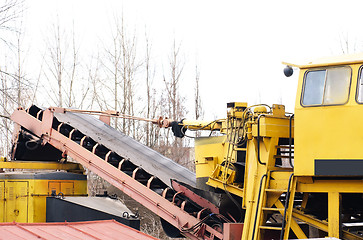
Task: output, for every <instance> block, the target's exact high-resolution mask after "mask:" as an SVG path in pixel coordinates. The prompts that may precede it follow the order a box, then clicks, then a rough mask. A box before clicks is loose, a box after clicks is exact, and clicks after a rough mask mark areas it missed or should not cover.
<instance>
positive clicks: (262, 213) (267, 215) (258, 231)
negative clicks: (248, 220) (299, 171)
mask: <svg viewBox="0 0 363 240" xmlns="http://www.w3.org/2000/svg"><path fill="white" fill-rule="evenodd" d="M287 174H290V177H289V179H288V181H287V182H288V184H287V186H285V187H284V188H281V189H277V188H274V187H273V186H272V184H271V181H273V179H272V177H271V175H273V176H274V177H277V176H280V177H283V176H287ZM295 192H296V178H294V176H293V173H291V171H283V170H281V171H278V170H277V171H276V170H275V171H268V172H267V174H265V175H263V176H262V178H261V184H260V189H259V196H258V198H257V199H258V203H257V207H256V218H255V222H254V230H253V231H254V234H253V239H263V235H264V233H265V232H267V231H268V232H269V236H274V237H279V239H288V236H289V229H290V225H291V221H292V209H293V205H294V198H295ZM283 193H285V204H283V203H282V202H281V201H280V196H281V195H282V194H283ZM275 213H280V214H281V217H282V219H281V223H280V224H273V223H271V222H270V221H269V219H271V217H272V214H275ZM274 232H275V233H274Z"/></svg>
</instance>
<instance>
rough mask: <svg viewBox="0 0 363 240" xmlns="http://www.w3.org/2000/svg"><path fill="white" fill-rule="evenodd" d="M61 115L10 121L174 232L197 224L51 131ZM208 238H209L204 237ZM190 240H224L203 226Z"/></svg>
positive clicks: (19, 114)
mask: <svg viewBox="0 0 363 240" xmlns="http://www.w3.org/2000/svg"><path fill="white" fill-rule="evenodd" d="M54 112H64V109H62V108H49V109H46V110H45V111H44V112H43V118H42V121H39V120H38V119H36V118H34V117H33V116H31V115H30V114H28V113H27V112H26V111H25V110H23V109H17V110H15V111H14V113H13V114H12V115H11V119H12V120H13V121H14V122H16V123H18V124H19V125H21V126H22V127H24V128H26V129H28V130H29V131H31V132H32V133H33V134H35V135H37V136H39V137H41V138H42V140H43V141H44V142H43V143H45V142H47V143H49V144H51V145H53V146H54V147H56V148H57V149H59V150H60V151H62V152H67V154H68V156H70V157H72V158H73V159H75V160H76V161H78V162H79V163H80V164H82V165H83V166H84V167H86V168H88V169H90V170H91V171H93V172H94V173H96V174H97V175H99V176H100V177H102V178H103V179H105V180H106V181H108V182H109V183H110V184H112V185H113V186H115V187H117V188H118V189H120V190H121V191H123V192H124V193H125V194H127V195H129V196H130V197H132V198H133V199H134V200H136V201H137V202H139V203H141V204H143V205H144V206H145V207H147V208H148V209H150V210H151V211H153V212H154V213H155V214H157V215H158V216H160V217H161V218H163V219H164V220H166V221H167V222H169V223H170V224H172V225H173V226H175V227H177V228H179V229H180V228H181V227H184V228H189V227H192V226H194V225H195V224H197V223H198V222H199V221H200V220H199V219H197V218H195V217H193V216H191V215H189V214H188V213H186V212H184V211H183V210H181V209H180V208H179V207H177V206H175V205H173V204H172V203H171V202H169V201H168V200H167V199H165V198H163V197H162V196H160V195H158V194H157V193H155V192H153V191H152V190H151V189H149V188H147V187H146V186H144V185H142V184H141V183H139V182H137V181H135V179H133V178H132V177H130V176H128V175H127V174H125V173H123V172H122V171H120V170H118V169H117V168H115V167H113V166H112V165H110V164H109V163H107V162H106V161H105V160H103V159H102V158H100V157H98V156H97V155H95V154H93V153H92V152H90V151H88V150H87V149H85V148H83V147H82V146H81V145H79V144H77V143H76V142H74V141H72V140H71V139H69V138H67V137H65V136H64V135H62V134H61V133H60V132H58V131H56V130H54V129H52V122H53V113H54ZM206 233H208V234H207V235H209V236H210V237H207V235H206ZM183 234H184V235H185V236H187V237H189V238H191V239H214V238H213V237H214V236H215V237H216V238H218V239H223V234H222V233H221V232H219V231H217V230H215V229H213V228H212V227H210V226H208V225H205V224H202V225H201V228H200V229H199V231H197V232H193V233H183Z"/></svg>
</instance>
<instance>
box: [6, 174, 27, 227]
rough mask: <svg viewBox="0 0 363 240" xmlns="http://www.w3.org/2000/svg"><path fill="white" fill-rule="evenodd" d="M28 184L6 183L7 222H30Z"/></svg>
mask: <svg viewBox="0 0 363 240" xmlns="http://www.w3.org/2000/svg"><path fill="white" fill-rule="evenodd" d="M28 187H29V186H28V182H23V181H8V182H7V183H6V188H7V191H6V194H5V198H6V219H5V221H6V222H13V221H15V222H28Z"/></svg>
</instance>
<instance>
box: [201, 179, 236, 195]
mask: <svg viewBox="0 0 363 240" xmlns="http://www.w3.org/2000/svg"><path fill="white" fill-rule="evenodd" d="M207 184H208V185H209V186H212V187H215V188H219V189H223V190H226V191H228V192H230V193H233V194H234V195H236V196H239V197H243V189H242V188H241V187H239V186H235V185H233V184H226V183H224V182H223V181H221V180H219V179H217V178H213V177H210V178H209V179H208V182H207Z"/></svg>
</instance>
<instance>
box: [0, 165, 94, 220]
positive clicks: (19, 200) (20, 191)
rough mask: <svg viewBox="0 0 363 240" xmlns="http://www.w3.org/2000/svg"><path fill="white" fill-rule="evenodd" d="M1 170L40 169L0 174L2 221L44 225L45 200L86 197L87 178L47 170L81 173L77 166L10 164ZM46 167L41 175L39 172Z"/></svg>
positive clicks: (0, 214) (0, 212) (81, 175)
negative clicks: (56, 197)
mask: <svg viewBox="0 0 363 240" xmlns="http://www.w3.org/2000/svg"><path fill="white" fill-rule="evenodd" d="M2 160H3V161H1V162H0V166H1V167H2V168H11V169H17V168H27V167H28V168H38V171H37V172H29V171H28V172H27V173H25V172H20V171H18V172H6V173H2V174H0V222H13V221H16V222H23V223H26V222H28V223H34V222H45V221H46V197H48V196H60V197H64V196H87V176H86V175H83V174H76V173H71V172H60V171H54V170H53V171H49V170H48V171H44V169H58V170H59V169H73V170H76V169H78V170H79V167H80V166H79V165H78V164H76V163H67V164H58V163H49V162H43V163H41V162H7V161H5V160H6V159H4V158H3V159H2ZM41 168H43V170H42V171H41V172H40V171H39V169H41Z"/></svg>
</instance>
